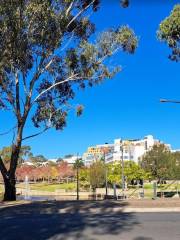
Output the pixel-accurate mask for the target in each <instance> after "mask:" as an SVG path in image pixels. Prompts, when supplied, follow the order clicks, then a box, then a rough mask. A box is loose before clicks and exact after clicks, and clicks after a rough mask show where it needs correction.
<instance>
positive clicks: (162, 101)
mask: <svg viewBox="0 0 180 240" xmlns="http://www.w3.org/2000/svg"><path fill="white" fill-rule="evenodd" d="M160 103H177V104H180V101H177V100H169V99H160Z"/></svg>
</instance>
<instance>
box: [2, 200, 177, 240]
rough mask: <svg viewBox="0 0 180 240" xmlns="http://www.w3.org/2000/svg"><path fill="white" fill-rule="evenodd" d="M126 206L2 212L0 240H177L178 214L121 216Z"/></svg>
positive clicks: (58, 205)
mask: <svg viewBox="0 0 180 240" xmlns="http://www.w3.org/2000/svg"><path fill="white" fill-rule="evenodd" d="M128 205H129V204H128V203H127V202H121V203H120V202H113V201H102V202H89V201H80V202H79V203H77V202H75V201H69V202H39V203H30V204H24V205H16V206H9V207H7V208H1V209H0V239H1V240H16V239H17V240H36V239H37V240H179V239H180V213H133V212H128V213H124V212H123V210H124V209H126V208H127V207H128ZM114 209H116V211H114Z"/></svg>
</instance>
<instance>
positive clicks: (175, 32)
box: [158, 4, 180, 62]
mask: <svg viewBox="0 0 180 240" xmlns="http://www.w3.org/2000/svg"><path fill="white" fill-rule="evenodd" d="M158 38H159V39H160V40H161V41H163V42H165V43H167V45H168V46H169V47H170V48H171V49H172V53H171V54H170V55H169V58H170V59H171V60H173V61H177V62H178V61H180V4H177V5H175V6H174V9H173V10H172V12H171V14H170V15H169V16H168V17H167V18H165V19H164V20H163V21H162V22H161V24H160V26H159V31H158Z"/></svg>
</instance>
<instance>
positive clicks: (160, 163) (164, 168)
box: [141, 144, 173, 179]
mask: <svg viewBox="0 0 180 240" xmlns="http://www.w3.org/2000/svg"><path fill="white" fill-rule="evenodd" d="M141 165H142V167H143V169H144V170H145V171H146V172H149V173H150V174H151V175H152V177H153V178H155V179H169V178H171V177H172V175H173V173H172V166H173V155H172V154H171V152H170V150H169V149H168V148H167V147H166V146H165V145H164V144H159V145H154V146H153V148H152V150H150V151H149V152H147V153H146V155H145V156H144V157H143V159H142V162H141Z"/></svg>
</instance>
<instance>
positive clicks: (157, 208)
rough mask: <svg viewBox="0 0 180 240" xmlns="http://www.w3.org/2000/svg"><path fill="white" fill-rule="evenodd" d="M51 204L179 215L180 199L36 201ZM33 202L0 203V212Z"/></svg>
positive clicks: (96, 209) (94, 209)
mask: <svg viewBox="0 0 180 240" xmlns="http://www.w3.org/2000/svg"><path fill="white" fill-rule="evenodd" d="M48 202H49V203H50V202H52V203H53V205H57V206H58V205H60V204H61V205H62V203H63V204H64V205H65V204H72V205H73V206H75V207H78V208H79V209H81V206H82V208H83V206H86V205H89V207H90V208H91V204H93V211H95V212H98V211H99V210H100V208H101V207H102V205H104V206H106V205H107V207H110V206H111V208H112V211H113V212H117V211H119V210H121V211H122V212H179V213H180V198H179V199H156V200H151V199H137V200H136V199H133V200H117V201H114V200H100V201H90V200H84V201H83V200H80V201H75V200H73V201H38V204H39V205H41V204H42V205H43V204H46V203H48ZM36 203H37V202H33V201H24V200H20V201H16V202H0V210H1V209H3V208H9V207H16V206H24V207H25V205H26V204H27V205H29V204H36Z"/></svg>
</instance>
